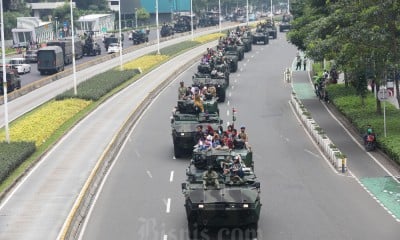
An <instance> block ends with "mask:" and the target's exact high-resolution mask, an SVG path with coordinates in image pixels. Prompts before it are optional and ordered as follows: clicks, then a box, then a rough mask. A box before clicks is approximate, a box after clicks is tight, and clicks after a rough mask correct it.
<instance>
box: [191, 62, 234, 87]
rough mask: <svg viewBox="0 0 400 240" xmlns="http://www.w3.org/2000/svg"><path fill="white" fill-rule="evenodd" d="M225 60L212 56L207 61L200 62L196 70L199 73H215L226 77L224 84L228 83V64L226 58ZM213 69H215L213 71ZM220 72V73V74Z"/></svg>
mask: <svg viewBox="0 0 400 240" xmlns="http://www.w3.org/2000/svg"><path fill="white" fill-rule="evenodd" d="M226 60H227V62H225V61H224V60H222V59H220V58H217V57H214V59H213V60H212V61H211V62H209V63H200V64H199V65H198V66H197V72H198V73H199V74H209V75H211V74H215V75H218V76H221V75H222V74H223V76H224V77H225V79H226V85H227V86H228V85H229V76H230V66H229V59H226ZM213 70H215V71H216V72H215V71H214V72H213ZM221 73H222V74H221Z"/></svg>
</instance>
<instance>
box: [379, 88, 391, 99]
mask: <svg viewBox="0 0 400 240" xmlns="http://www.w3.org/2000/svg"><path fill="white" fill-rule="evenodd" d="M390 97H393V91H392V90H390V89H385V88H381V89H379V91H378V99H379V101H386V100H388V99H389V98H390Z"/></svg>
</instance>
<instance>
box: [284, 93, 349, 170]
mask: <svg viewBox="0 0 400 240" xmlns="http://www.w3.org/2000/svg"><path fill="white" fill-rule="evenodd" d="M290 103H291V104H292V106H293V107H294V109H295V111H296V113H297V115H298V116H299V118H300V119H301V122H302V123H303V125H304V126H305V128H306V129H307V131H308V133H309V134H310V135H311V136H312V138H313V140H314V141H315V142H316V143H317V144H318V146H319V148H320V149H321V151H322V152H323V153H324V155H325V157H326V158H327V159H328V160H329V161H330V163H331V164H332V166H333V167H334V168H335V169H336V170H337V171H338V172H342V173H345V172H346V171H347V158H346V155H345V154H343V153H342V152H341V151H340V150H339V148H337V147H336V146H335V144H334V143H333V142H332V141H331V140H330V139H329V138H328V136H327V135H326V133H325V132H324V130H323V129H322V128H321V127H320V126H319V125H318V124H317V123H316V122H315V121H314V119H313V118H312V117H311V114H310V112H308V111H307V109H306V108H305V106H304V105H303V104H302V102H301V101H300V99H298V98H297V96H296V93H295V92H292V95H291V99H290Z"/></svg>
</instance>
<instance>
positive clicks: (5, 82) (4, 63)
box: [0, 1, 10, 143]
mask: <svg viewBox="0 0 400 240" xmlns="http://www.w3.org/2000/svg"><path fill="white" fill-rule="evenodd" d="M0 11H1V49H3V51H1V57H2V60H3V96H4V129H5V132H6V142H7V143H10V133H9V130H8V100H7V95H8V94H7V79H6V76H7V74H6V51H4V49H5V44H4V18H3V1H1V2H0Z"/></svg>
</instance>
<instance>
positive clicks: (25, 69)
mask: <svg viewBox="0 0 400 240" xmlns="http://www.w3.org/2000/svg"><path fill="white" fill-rule="evenodd" d="M10 65H11V67H12V68H14V69H16V70H17V72H18V74H25V73H29V72H31V65H30V64H28V63H26V61H25V58H11V59H10Z"/></svg>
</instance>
